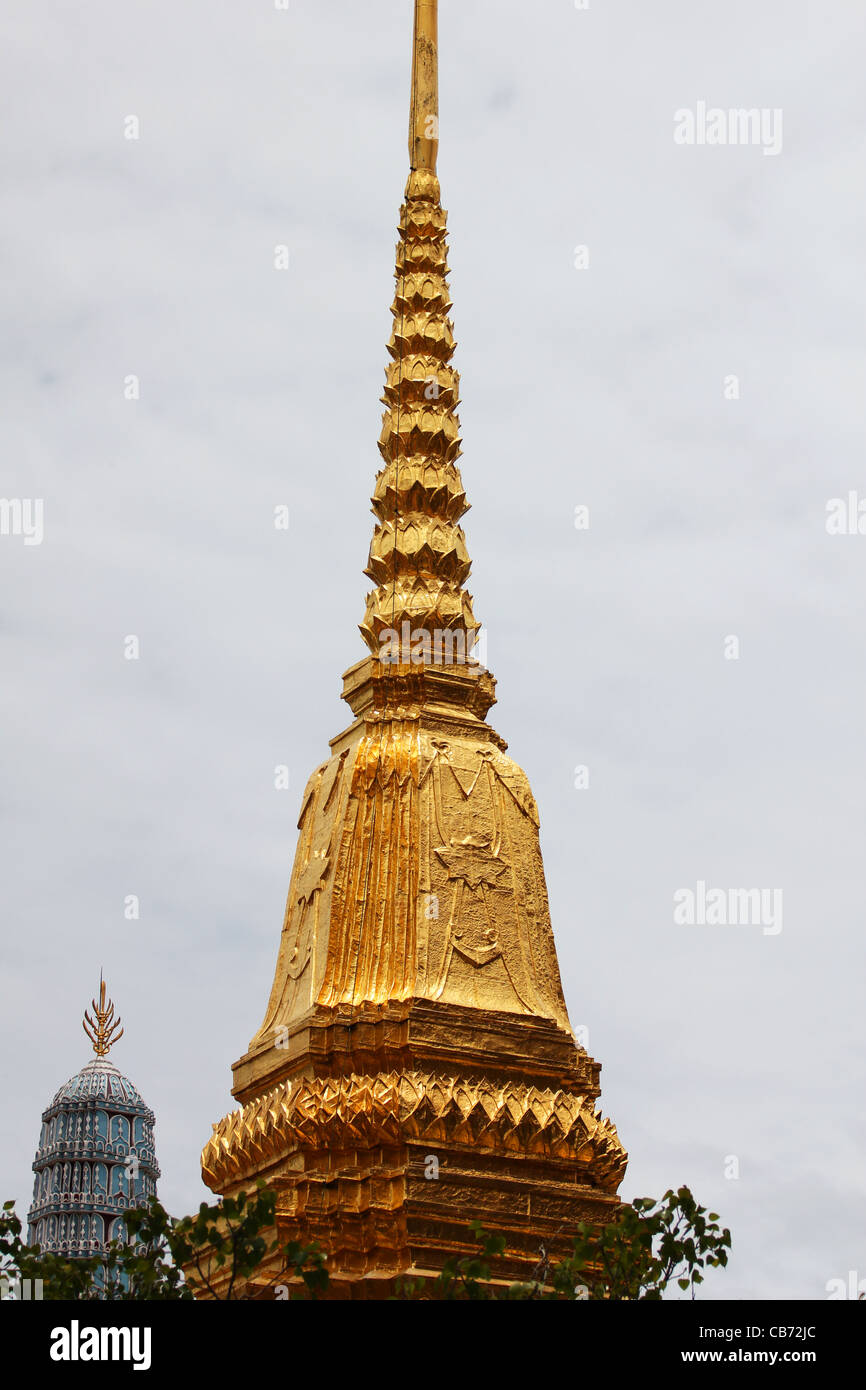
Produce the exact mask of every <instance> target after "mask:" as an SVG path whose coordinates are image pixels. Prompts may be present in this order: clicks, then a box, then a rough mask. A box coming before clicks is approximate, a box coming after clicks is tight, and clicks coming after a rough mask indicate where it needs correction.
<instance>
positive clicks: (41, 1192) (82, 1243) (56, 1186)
mask: <svg viewBox="0 0 866 1390" xmlns="http://www.w3.org/2000/svg"><path fill="white" fill-rule="evenodd" d="M93 1009H94V1013H95V1016H96V1017H95V1020H94V1019H93V1018H91V1017H90V1015H89V1014H85V1016H84V1017H85V1024H84V1030H85V1032H86V1033H87V1035H88V1037H89V1038H90V1039H91V1041H92V1042H93V1050H94V1052H95V1053H96V1054H97V1055H96V1056H95V1057H94V1058H93V1060H92V1061H90V1062H88V1063H87V1065H86V1066H84V1067H82V1068H81V1071H79V1072H76V1074H75V1076H73V1077H71V1078H70V1080H69V1081H67V1082H66V1084H65V1085H64V1086H61V1087H60V1090H59V1091H58V1092H57V1094H56V1096H55V1097H54V1099H53V1100H52V1101H51V1104H50V1105H49V1106H48V1107H47V1109H46V1110H44V1111H43V1113H42V1133H41V1135H40V1138H39V1148H38V1149H37V1150H36V1157H35V1159H34V1161H33V1171H34V1173H35V1174H36V1181H35V1183H34V1186H33V1204H32V1206H31V1208H30V1214H29V1217H28V1222H29V1234H28V1241H29V1243H30V1244H31V1245H39V1246H40V1247H41V1249H42V1250H43V1251H46V1252H50V1253H51V1254H55V1255H63V1256H65V1257H67V1258H75V1257H82V1258H84V1257H88V1256H90V1257H92V1256H94V1255H99V1254H101V1253H102V1252H103V1251H104V1250H105V1248H106V1247H107V1245H108V1242H109V1241H110V1240H113V1239H115V1238H120V1239H124V1238H125V1229H124V1213H125V1212H126V1211H128V1210H129V1209H130V1208H131V1207H138V1206H143V1205H144V1203H145V1202H146V1201H147V1200H148V1198H149V1197H151V1196H155V1195H156V1180H157V1178H158V1177H159V1168H158V1167H157V1163H156V1153H155V1150H154V1143H153V1128H154V1116H153V1111H152V1110H150V1109H148V1107H147V1105H146V1104H145V1102H144V1101H143V1100H142V1098H141V1096H140V1095H139V1093H138V1091H137V1090H136V1088H135V1087H134V1086H133V1084H132V1082H131V1081H129V1080H127V1078H126V1077H125V1076H123V1075H122V1074H121V1073H120V1072H119V1071H118V1070H117V1067H115V1066H114V1064H113V1063H112V1062H109V1061H108V1059H107V1057H106V1055H105V1054H106V1053H107V1052H108V1049H109V1048H110V1047H111V1044H112V1042H116V1041H117V1039H118V1037H120V1034H121V1033H122V1031H123V1030H122V1029H120V1032H118V1029H119V1028H120V1019H115V1017H114V1006H113V1005H112V1004H111V1001H110V1000H109V1001H108V1004H107V1005H106V1000H105V984H104V983H103V982H102V981H100V995H99V1003H98V1004H97V1002H96V1000H94V1001H93ZM88 1024H89V1025H90V1027H88Z"/></svg>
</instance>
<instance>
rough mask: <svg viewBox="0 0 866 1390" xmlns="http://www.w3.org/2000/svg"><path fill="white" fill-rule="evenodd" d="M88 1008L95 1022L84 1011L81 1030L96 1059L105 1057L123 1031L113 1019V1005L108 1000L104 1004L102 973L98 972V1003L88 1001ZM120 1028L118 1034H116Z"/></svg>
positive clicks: (118, 1019) (117, 1020)
mask: <svg viewBox="0 0 866 1390" xmlns="http://www.w3.org/2000/svg"><path fill="white" fill-rule="evenodd" d="M90 1006H91V1008H92V1009H93V1012H94V1014H95V1015H96V1022H95V1023H94V1021H93V1019H92V1018H91V1017H90V1014H89V1013H88V1012H87V1010H86V1009H85V1011H84V1020H83V1022H82V1025H81V1026H82V1028H83V1029H84V1031H85V1033H86V1034H87V1036H88V1037H89V1039H90V1041H91V1042H92V1043H93V1051H94V1052H95V1053H96V1055H97V1057H105V1056H107V1054H108V1051H109V1049H110V1048H111V1046H112V1045H113V1044H114V1043H116V1042H117V1041H118V1039H119V1038H122V1037H123V1029H122V1028H120V1018H119V1017H118V1018H115V1017H114V1005H113V1003H112V1002H111V1000H110V999H109V1001H108V1004H107V1005H106V1002H105V981H104V980H103V978H102V971H101V970H100V972H99V1003H98V1004H97V1002H96V1000H95V999H92V1000H91V1001H90ZM118 1028H120V1032H118V1031H117V1030H118Z"/></svg>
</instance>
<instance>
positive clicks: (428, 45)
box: [409, 0, 439, 173]
mask: <svg viewBox="0 0 866 1390" xmlns="http://www.w3.org/2000/svg"><path fill="white" fill-rule="evenodd" d="M438 150H439V0H415V38H414V46H413V51H412V98H411V103H410V111H409V162H410V164H411V166H412V168H413V169H429V170H430V172H431V173H435V172H436V155H437V152H438Z"/></svg>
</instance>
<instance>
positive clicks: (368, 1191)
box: [202, 1001, 626, 1298]
mask: <svg viewBox="0 0 866 1390" xmlns="http://www.w3.org/2000/svg"><path fill="white" fill-rule="evenodd" d="M475 1013H476V1011H474V1010H471V1009H464V1008H460V1007H456V1006H447V1005H446V1006H442V1005H430V1004H429V1003H427V1002H424V1001H419V1002H416V1003H413V1004H411V1005H409V1006H403V1007H402V1008H394V1007H387V1008H370V1009H367V1010H364V1009H361V1010H354V1011H349V1010H327V1009H317V1010H314V1011H313V1012H312V1013H311V1015H310V1017H309V1018H308V1019H306V1020H304V1021H303V1022H302V1023H301V1024H300V1025H299V1026H298V1027H297V1028H296V1029H295V1030H294V1031H293V1033H292V1035H291V1036H290V1037H288V1038H286V1039H285V1040H284V1044H285V1045H284V1046H283V1047H281V1048H274V1049H270V1051H269V1052H267V1053H259V1054H258V1056H252V1055H248V1056H247V1057H246V1058H244V1059H242V1060H241V1062H239V1063H238V1064H237V1066H236V1073H237V1085H236V1094H238V1096H239V1098H243V1099H245V1103H244V1104H243V1106H242V1109H240V1110H238V1111H235V1112H234V1113H233V1114H232V1115H229V1116H227V1117H226V1118H225V1119H224V1120H222V1121H221V1122H220V1123H219V1124H218V1125H216V1126H215V1127H214V1134H213V1137H212V1139H211V1140H210V1142H209V1143H208V1145H207V1147H206V1148H205V1151H204V1153H203V1155H202V1170H203V1174H204V1178H205V1181H206V1182H207V1183H208V1185H209V1186H211V1187H212V1188H214V1189H215V1190H216V1191H219V1192H221V1193H224V1194H229V1195H233V1194H234V1193H236V1192H238V1191H240V1190H242V1189H247V1190H249V1189H251V1188H252V1186H253V1184H254V1182H255V1180H256V1179H257V1178H260V1177H261V1178H264V1179H265V1180H266V1181H267V1183H268V1185H269V1186H270V1187H271V1188H272V1189H273V1190H275V1192H276V1194H277V1223H276V1231H275V1232H274V1233H272V1236H273V1235H275V1236H276V1238H277V1240H278V1242H279V1245H280V1247H283V1246H284V1245H285V1244H286V1243H287V1242H289V1241H300V1242H301V1243H302V1244H310V1243H312V1242H314V1241H315V1242H317V1243H318V1244H319V1245H320V1246H321V1248H322V1249H323V1250H324V1251H326V1252H327V1257H328V1259H327V1264H328V1270H329V1274H330V1280H331V1282H330V1289H329V1293H330V1296H332V1297H338V1298H340V1297H342V1298H380V1297H387V1296H388V1295H389V1294H390V1293H391V1292H393V1290H394V1287H395V1284H396V1281H397V1280H398V1279H399V1278H400V1277H407V1276H408V1277H410V1278H413V1279H421V1280H425V1281H426V1280H430V1279H432V1278H434V1277H435V1275H436V1273H437V1272H438V1271H439V1270H441V1268H442V1266H443V1264H444V1263H445V1261H446V1260H447V1259H449V1258H453V1257H455V1256H457V1257H459V1256H460V1255H462V1254H472V1253H477V1246H476V1244H475V1242H474V1239H473V1237H472V1234H471V1232H470V1229H469V1223H470V1222H471V1221H472V1220H473V1219H477V1220H480V1221H481V1222H482V1223H483V1225H484V1226H485V1227H486V1229H487V1230H489V1231H496V1232H499V1233H501V1234H503V1235H504V1236H505V1237H506V1249H505V1253H504V1255H503V1257H502V1259H501V1260H499V1261H498V1262H497V1266H496V1270H495V1273H496V1277H497V1278H498V1279H502V1280H507V1281H512V1280H518V1279H522V1280H529V1279H532V1278H537V1277H538V1276H539V1273H540V1271H541V1270H542V1268H543V1267H544V1265H545V1262H546V1261H555V1260H556V1259H558V1258H562V1257H563V1256H565V1255H566V1254H568V1252H569V1250H570V1248H571V1236H572V1234H573V1233H574V1231H575V1229H576V1226H577V1223H578V1222H579V1221H591V1222H594V1223H598V1224H602V1223H604V1222H606V1221H607V1220H609V1219H610V1217H611V1215H612V1214H613V1213H614V1212H615V1210H616V1208H617V1206H618V1205H619V1203H618V1199H617V1197H616V1189H617V1187H618V1185H619V1183H620V1181H621V1179H622V1175H623V1172H624V1170H625V1164H626V1155H625V1152H624V1151H623V1148H622V1145H621V1144H620V1141H619V1138H618V1136H617V1133H616V1130H615V1128H614V1126H613V1125H612V1124H610V1122H609V1121H607V1120H605V1119H604V1118H603V1117H602V1116H601V1115H599V1114H598V1113H597V1112H596V1100H597V1097H598V1094H599V1086H598V1073H599V1070H600V1068H599V1066H598V1064H597V1063H596V1062H594V1061H593V1060H592V1058H590V1057H588V1056H587V1055H586V1054H585V1053H582V1052H580V1051H579V1050H578V1049H577V1048H576V1047H575V1044H574V1041H573V1039H572V1038H571V1037H570V1035H569V1034H568V1033H566V1032H565V1031H564V1030H563V1029H561V1028H559V1027H557V1026H556V1025H555V1024H554V1023H552V1022H549V1021H546V1020H540V1019H532V1018H515V1017H514V1016H513V1015H508V1014H505V1013H492V1014H484V1015H479V1016H475ZM470 1038H471V1039H472V1043H471V1045H468V1046H467V1043H466V1041H465V1040H466V1039H470ZM275 1054H276V1055H275ZM279 1054H282V1055H281V1058H280V1056H279ZM290 1282H291V1281H290V1279H289V1277H288V1276H287V1275H286V1274H285V1271H284V1269H283V1267H282V1261H281V1259H280V1257H279V1254H278V1253H275V1254H274V1255H273V1256H272V1257H271V1258H270V1259H269V1260H267V1261H265V1262H264V1263H263V1264H262V1266H261V1267H260V1269H259V1271H258V1272H257V1274H256V1276H255V1279H254V1280H253V1281H252V1283H251V1286H250V1288H249V1289H248V1290H247V1293H248V1296H252V1297H263V1298H268V1297H274V1288H275V1285H280V1284H281V1283H286V1284H288V1283H290Z"/></svg>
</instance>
